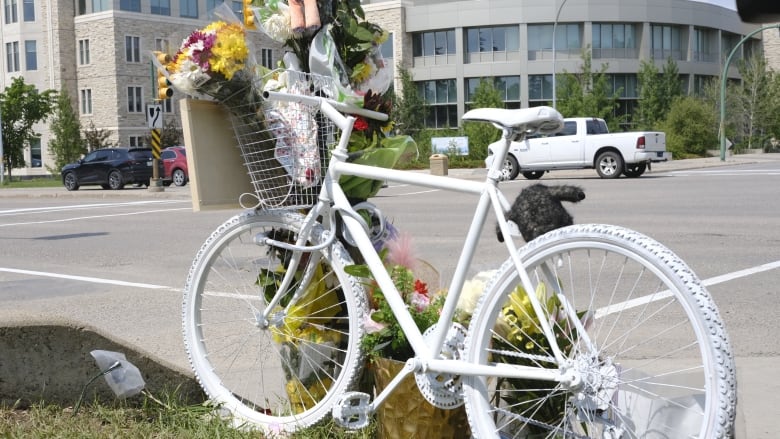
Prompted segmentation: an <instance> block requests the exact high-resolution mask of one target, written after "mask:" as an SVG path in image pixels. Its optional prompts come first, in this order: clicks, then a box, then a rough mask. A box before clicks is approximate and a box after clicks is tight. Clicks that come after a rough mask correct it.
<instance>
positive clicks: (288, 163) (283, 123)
mask: <svg viewBox="0 0 780 439" xmlns="http://www.w3.org/2000/svg"><path fill="white" fill-rule="evenodd" d="M277 74H278V75H281V79H282V80H283V82H286V84H288V85H287V89H286V90H283V91H285V92H287V93H290V94H299V95H307V96H318V95H321V94H323V92H325V94H326V95H329V94H330V93H329V91H330V90H333V88H332V87H333V79H332V78H326V77H322V76H319V75H313V74H308V73H301V72H293V71H282V72H277ZM248 93H249V94H254V92H253V91H248ZM228 109H229V112H230V119H231V122H232V124H233V130H234V132H235V135H236V140H237V143H238V146H239V148H240V149H241V156H242V157H243V159H244V165H245V166H246V168H247V172H248V174H249V177H250V179H251V181H252V186H253V187H254V191H255V193H254V197H255V198H257V201H256V202H255V203H254V206H251V207H256V208H260V209H264V210H274V209H301V208H308V207H311V206H313V205H314V204H315V203H316V202H317V196H318V195H319V191H320V188H321V185H322V180H323V178H324V176H325V173H326V172H327V166H328V159H329V154H330V149H331V147H332V146H333V144H334V143H335V142H336V140H337V138H336V133H335V126H334V125H333V122H332V121H331V120H330V119H328V118H327V117H325V116H324V115H322V114H321V113H320V112H319V111H318V109H317V108H315V107H310V106H307V105H304V104H299V103H295V102H269V101H263V102H258V101H257V100H256V99H254V98H248V99H245V100H244V102H242V103H240V104H238V105H234V106H228ZM245 195H246V194H245ZM240 201H241V204H242V206H244V207H249V206H246V204H245V201H246V200H245V197H244V196H242V199H241V200H240Z"/></svg>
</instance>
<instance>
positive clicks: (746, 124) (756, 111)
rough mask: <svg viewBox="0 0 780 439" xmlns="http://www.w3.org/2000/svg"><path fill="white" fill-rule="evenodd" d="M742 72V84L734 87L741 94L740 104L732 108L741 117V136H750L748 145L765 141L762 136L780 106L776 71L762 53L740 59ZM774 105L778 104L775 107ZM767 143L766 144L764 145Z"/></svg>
mask: <svg viewBox="0 0 780 439" xmlns="http://www.w3.org/2000/svg"><path fill="white" fill-rule="evenodd" d="M738 66H739V74H740V75H741V76H742V84H741V86H740V87H735V88H736V89H735V90H733V92H734V93H735V95H736V96H737V100H738V103H739V108H735V109H732V111H734V112H735V113H736V114H737V115H739V116H741V118H740V119H741V120H740V121H739V124H738V125H737V127H736V128H737V130H738V136H739V137H740V138H742V139H744V140H747V147H748V148H754V146H753V144H754V143H755V142H758V143H759V145H761V144H762V143H763V142H762V139H763V137H764V136H765V135H767V132H768V131H770V130H771V127H770V125H772V117H773V114H776V113H775V112H776V111H777V106H776V105H775V104H774V102H775V101H776V99H774V98H773V92H774V91H775V88H774V87H772V83H773V81H774V76H775V73H774V72H773V71H771V70H768V69H767V64H766V59H765V58H764V56H763V55H762V54H754V55H753V56H752V57H751V58H750V59H748V60H740V62H739V64H738ZM773 107H774V108H773ZM762 146H763V145H762Z"/></svg>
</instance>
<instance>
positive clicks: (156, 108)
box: [146, 104, 163, 192]
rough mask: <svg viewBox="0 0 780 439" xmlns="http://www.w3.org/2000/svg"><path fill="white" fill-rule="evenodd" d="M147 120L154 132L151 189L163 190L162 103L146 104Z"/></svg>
mask: <svg viewBox="0 0 780 439" xmlns="http://www.w3.org/2000/svg"><path fill="white" fill-rule="evenodd" d="M146 120H147V125H148V126H149V129H150V130H151V132H152V136H151V137H152V166H153V169H152V181H151V182H150V183H149V190H150V191H152V192H162V191H163V185H162V180H161V177H162V176H161V175H160V168H159V163H160V144H161V139H160V136H161V133H162V127H163V111H162V104H149V105H147V106H146Z"/></svg>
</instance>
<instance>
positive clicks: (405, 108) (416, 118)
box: [392, 69, 426, 144]
mask: <svg viewBox="0 0 780 439" xmlns="http://www.w3.org/2000/svg"><path fill="white" fill-rule="evenodd" d="M399 74H400V76H401V94H400V96H399V95H397V94H396V96H395V100H394V101H393V113H392V114H393V119H394V121H395V124H396V127H397V128H398V129H399V130H400V131H401V132H402V133H404V134H408V135H410V136H412V137H415V135H416V134H417V133H419V132H420V130H422V129H423V128H424V127H425V112H426V105H425V100H424V99H423V97H422V96H420V93H419V92H418V90H417V87H416V86H415V84H414V80H413V78H412V74H411V73H409V71H408V70H406V69H400V73H399ZM415 140H418V139H416V138H415ZM418 144H419V142H418Z"/></svg>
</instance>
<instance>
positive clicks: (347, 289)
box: [183, 211, 365, 433]
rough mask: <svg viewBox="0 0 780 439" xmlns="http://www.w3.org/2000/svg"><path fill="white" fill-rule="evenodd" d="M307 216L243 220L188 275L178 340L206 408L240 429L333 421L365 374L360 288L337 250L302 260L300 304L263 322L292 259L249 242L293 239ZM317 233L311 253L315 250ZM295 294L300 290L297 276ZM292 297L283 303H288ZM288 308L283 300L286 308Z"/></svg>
mask: <svg viewBox="0 0 780 439" xmlns="http://www.w3.org/2000/svg"><path fill="white" fill-rule="evenodd" d="M302 220H303V217H302V216H301V215H299V214H295V213H289V212H281V211H280V212H265V213H259V212H254V211H249V212H246V213H243V214H241V215H238V216H235V217H233V218H231V219H230V220H228V221H227V222H226V223H225V224H223V225H222V226H220V227H219V228H218V229H217V230H216V231H215V232H214V233H213V234H212V236H211V237H210V238H209V239H208V240H207V241H206V242H205V243H204V245H203V246H202V248H201V250H200V251H199V253H198V255H197V257H196V258H195V260H194V262H193V264H192V267H191V269H190V273H189V277H188V280H187V285H186V288H185V292H184V303H183V332H184V341H185V345H186V349H187V353H188V356H189V359H190V363H191V365H192V368H193V370H194V372H195V375H196V377H197V379H198V380H199V382H200V383H201V385H202V386H203V388H204V390H205V391H206V393H207V394H208V395H209V397H210V398H211V401H212V402H213V403H214V404H215V405H216V406H217V407H218V408H219V409H220V411H221V412H222V414H223V415H226V416H230V417H232V418H233V421H234V424H235V425H237V426H245V427H250V428H256V429H260V430H263V431H265V432H267V433H280V432H291V431H295V430H297V429H299V428H301V427H305V426H308V425H311V424H314V423H316V422H318V421H320V420H322V419H323V418H324V417H326V416H328V415H329V414H330V412H331V407H332V405H333V403H334V399H335V398H336V396H337V395H339V394H341V393H342V392H344V391H345V390H347V389H349V388H350V387H351V386H352V385H353V384H354V382H355V380H356V378H357V376H358V375H359V373H358V372H359V369H360V368H361V366H362V353H361V350H360V337H361V335H362V326H361V325H360V321H359V316H361V315H362V314H363V313H362V310H363V309H364V307H365V298H364V293H363V290H362V288H361V287H360V285H359V284H357V283H356V282H355V281H354V279H353V278H352V277H350V276H348V275H347V274H345V272H344V266H345V265H348V264H350V263H351V262H350V259H349V256H348V255H347V254H346V252H345V251H344V250H343V248H342V247H341V245H340V244H338V243H335V244H334V245H332V246H330V248H326V249H324V250H322V251H320V252H315V253H304V254H303V256H302V260H303V261H308V264H307V263H302V264H301V267H305V266H308V267H309V269H311V270H313V271H312V272H311V274H312V275H311V276H309V278H310V279H311V281H310V282H309V284H308V286H307V287H305V288H304V289H303V290H302V291H303V293H302V296H301V299H300V300H298V301H297V302H296V303H295V305H293V306H292V307H290V311H289V312H288V313H287V314H286V315H283V314H281V312H279V311H280V310H281V307H278V308H277V309H276V310H275V312H274V313H273V314H272V318H271V322H270V325H267V326H264V325H263V324H261V323H260V320H261V319H260V316H261V315H262V313H263V311H264V310H265V308H266V304H267V303H268V301H269V300H270V298H271V297H272V296H273V294H274V293H275V291H276V287H277V286H278V284H279V282H280V279H281V275H282V274H283V273H284V269H285V268H286V267H288V266H289V265H288V264H289V257H290V253H291V252H289V251H286V250H282V249H280V248H279V247H273V248H272V247H269V246H267V245H260V244H256V243H255V238H256V236H258V234H266V235H267V236H271V237H272V238H273V239H277V240H283V241H288V240H294V239H295V237H297V233H298V231H299V230H300V226H301V222H302ZM322 234H323V231H322V229H321V228H320V227H315V228H314V230H313V231H312V233H311V238H310V241H309V243H308V244H310V245H312V244H317V243H319V242H321V239H322ZM298 272H299V273H297V274H300V275H296V279H295V281H294V282H295V285H293V286H292V287H291V288H290V289H289V290H288V291H293V290H294V288H295V286H297V284H299V283H300V282H301V281H303V282H305V279H306V277H307V276H305V275H304V274H303V273H304V270H303V268H299V270H298ZM288 297H289V296H288ZM286 302H289V300H284V301H283V302H282V305H286V304H287V303H286Z"/></svg>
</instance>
